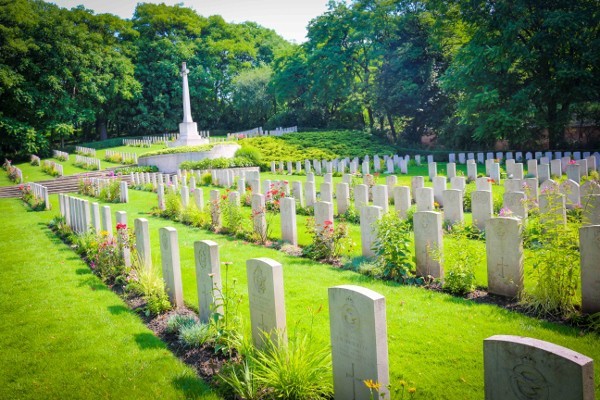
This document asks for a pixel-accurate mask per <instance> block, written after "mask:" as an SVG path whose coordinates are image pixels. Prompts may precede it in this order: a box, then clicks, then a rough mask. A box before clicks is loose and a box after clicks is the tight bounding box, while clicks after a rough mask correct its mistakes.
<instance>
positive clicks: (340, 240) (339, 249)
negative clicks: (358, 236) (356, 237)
mask: <svg viewBox="0 0 600 400" xmlns="http://www.w3.org/2000/svg"><path fill="white" fill-rule="evenodd" d="M306 228H307V231H308V232H309V234H310V235H311V236H312V243H311V244H309V245H308V246H306V247H304V249H303V254H304V256H306V257H308V258H311V259H313V260H317V261H326V262H335V261H337V260H338V259H339V258H340V257H341V255H342V254H343V253H344V251H346V249H348V248H350V247H352V246H353V243H352V241H351V239H350V237H349V236H348V226H347V225H346V224H345V223H343V222H338V223H337V224H335V227H334V224H333V221H325V223H324V224H323V226H316V225H315V221H314V219H313V218H308V219H307V222H306Z"/></svg>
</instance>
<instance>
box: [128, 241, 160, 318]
mask: <svg viewBox="0 0 600 400" xmlns="http://www.w3.org/2000/svg"><path fill="white" fill-rule="evenodd" d="M134 254H136V255H137V253H134ZM132 256H133V254H132ZM132 258H133V259H134V260H135V262H134V264H133V268H132V269H131V271H130V272H129V275H128V277H127V286H126V288H127V290H129V291H131V292H133V293H137V294H139V295H140V296H142V298H143V299H144V301H145V302H146V305H145V306H144V311H145V313H146V315H159V314H162V313H164V312H166V311H169V310H170V309H171V302H170V301H169V295H168V294H167V289H166V286H165V281H164V280H163V279H162V277H161V276H160V275H159V274H158V273H157V271H156V270H155V269H154V268H153V267H152V266H150V267H147V266H144V265H143V264H142V262H141V260H139V259H138V258H137V257H132Z"/></svg>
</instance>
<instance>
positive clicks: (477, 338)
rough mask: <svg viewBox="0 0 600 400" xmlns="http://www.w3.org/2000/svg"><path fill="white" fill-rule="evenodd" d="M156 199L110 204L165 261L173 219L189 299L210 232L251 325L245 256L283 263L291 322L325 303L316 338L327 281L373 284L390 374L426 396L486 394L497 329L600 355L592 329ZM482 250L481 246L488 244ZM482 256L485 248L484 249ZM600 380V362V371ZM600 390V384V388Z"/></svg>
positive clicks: (325, 337) (135, 195)
mask: <svg viewBox="0 0 600 400" xmlns="http://www.w3.org/2000/svg"><path fill="white" fill-rule="evenodd" d="M154 204H156V195H154V194H151V193H146V192H139V191H131V192H130V203H128V204H118V205H112V211H113V212H114V211H118V210H123V211H127V214H128V218H129V224H132V223H133V219H134V218H138V217H144V218H148V219H149V221H150V235H151V241H152V250H153V254H152V258H153V262H154V264H155V266H156V267H159V266H160V253H159V243H158V229H159V228H160V227H164V226H174V227H176V228H177V231H178V235H179V246H180V254H181V267H182V279H183V288H184V298H185V301H186V303H187V304H188V305H189V306H191V307H193V308H197V295H196V283H195V272H194V259H193V257H194V255H193V243H194V241H197V240H204V239H210V240H214V241H216V242H217V243H219V244H220V245H221V248H220V254H221V261H222V262H224V261H232V262H233V265H232V267H230V270H229V280H230V283H231V281H232V280H233V279H234V278H235V279H236V280H237V288H238V290H239V291H240V292H242V293H243V294H244V301H243V303H242V305H241V311H242V312H243V316H244V320H245V322H246V328H247V327H248V321H249V317H248V315H249V310H248V303H247V297H246V283H247V282H246V272H245V261H246V260H247V259H249V258H255V257H268V258H272V259H274V260H277V261H279V262H281V263H282V265H283V266H284V285H285V295H286V310H287V320H288V326H290V327H292V326H295V325H296V324H297V323H300V325H301V326H304V327H307V325H308V321H309V311H308V310H309V309H310V308H312V309H317V308H318V307H319V306H321V305H322V306H323V307H324V311H323V312H322V313H320V314H318V315H317V317H316V318H315V320H314V328H313V329H314V332H317V337H316V338H315V340H316V341H318V342H319V343H320V344H321V345H323V346H328V343H329V325H328V311H327V288H328V287H331V286H335V285H341V284H355V285H361V286H365V287H368V288H370V289H372V290H375V291H377V292H379V293H381V294H383V295H385V297H386V302H387V319H388V336H389V355H390V371H391V379H392V382H394V383H396V384H397V383H398V382H399V380H400V379H405V380H407V381H409V382H411V383H412V384H414V385H415V386H416V387H417V392H418V394H419V397H418V398H423V399H480V398H482V397H483V358H482V357H483V354H482V348H483V340H484V339H485V338H487V337H489V336H492V335H495V334H509V335H520V336H528V337H534V338H537V339H541V340H547V341H550V342H553V343H556V344H559V345H562V346H565V347H568V348H571V349H573V350H575V351H579V352H581V353H583V354H585V355H587V356H589V357H592V358H595V359H598V357H600V340H599V338H598V336H597V335H594V334H582V333H581V332H580V331H579V330H577V329H573V328H570V327H566V326H561V325H557V324H553V323H547V322H543V321H540V320H537V319H533V318H529V317H525V316H523V315H520V314H516V313H513V312H509V311H506V310H504V309H502V308H499V307H496V306H492V305H481V304H476V303H473V302H471V301H467V300H463V299H460V298H455V297H452V296H449V295H446V294H442V293H436V292H431V291H428V290H425V289H421V288H416V287H404V286H399V285H397V284H393V283H389V282H381V281H374V280H372V279H370V278H367V277H365V276H362V275H359V274H357V273H354V272H351V271H343V270H339V269H336V268H333V267H331V266H328V265H323V264H319V263H315V262H312V261H309V260H306V259H301V258H295V257H291V256H287V255H285V254H283V253H281V252H279V251H276V250H273V249H268V248H264V247H260V246H255V245H251V244H248V243H244V242H242V241H239V240H234V239H232V238H229V237H225V236H222V235H216V234H213V233H210V232H207V231H204V230H201V229H198V228H192V227H188V226H185V225H182V224H179V223H175V222H172V221H167V220H164V219H161V218H157V217H153V216H151V215H149V214H148V213H147V210H149V209H150V207H151V206H153V205H154ZM482 251H483V247H482ZM482 258H483V254H482ZM596 381H597V382H600V370H597V371H596ZM597 392H598V394H600V387H599V388H598V389H597Z"/></svg>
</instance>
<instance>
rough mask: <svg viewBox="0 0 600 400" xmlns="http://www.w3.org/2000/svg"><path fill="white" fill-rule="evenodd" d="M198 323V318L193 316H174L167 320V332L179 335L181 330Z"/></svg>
mask: <svg viewBox="0 0 600 400" xmlns="http://www.w3.org/2000/svg"><path fill="white" fill-rule="evenodd" d="M195 323H196V318H194V317H192V316H191V315H181V314H174V315H171V316H170V317H169V319H168V320H167V332H169V333H175V334H176V333H179V331H180V330H181V328H183V327H185V326H191V325H194V324H195Z"/></svg>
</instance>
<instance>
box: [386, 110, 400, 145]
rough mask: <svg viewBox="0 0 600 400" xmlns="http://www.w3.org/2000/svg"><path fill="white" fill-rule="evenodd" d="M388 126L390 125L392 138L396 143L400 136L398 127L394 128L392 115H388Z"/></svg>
mask: <svg viewBox="0 0 600 400" xmlns="http://www.w3.org/2000/svg"><path fill="white" fill-rule="evenodd" d="M387 120H388V124H390V130H391V131H392V137H393V138H394V143H395V142H396V141H397V140H398V134H397V133H396V127H395V126H394V118H393V117H392V114H390V113H388V114H387Z"/></svg>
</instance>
